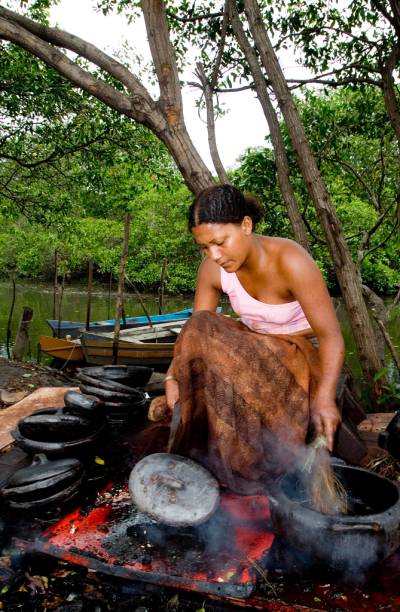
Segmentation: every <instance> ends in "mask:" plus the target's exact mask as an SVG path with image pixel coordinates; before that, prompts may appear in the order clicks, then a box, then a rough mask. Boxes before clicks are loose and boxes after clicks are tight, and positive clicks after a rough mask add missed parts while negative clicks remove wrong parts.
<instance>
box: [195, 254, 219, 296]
mask: <svg viewBox="0 0 400 612" xmlns="http://www.w3.org/2000/svg"><path fill="white" fill-rule="evenodd" d="M198 279H199V280H201V281H203V282H205V283H206V284H207V285H210V286H212V287H214V288H215V289H221V267H220V266H219V265H218V264H217V263H215V261H213V260H212V259H210V258H209V257H204V259H203V261H202V262H201V264H200V267H199V272H198Z"/></svg>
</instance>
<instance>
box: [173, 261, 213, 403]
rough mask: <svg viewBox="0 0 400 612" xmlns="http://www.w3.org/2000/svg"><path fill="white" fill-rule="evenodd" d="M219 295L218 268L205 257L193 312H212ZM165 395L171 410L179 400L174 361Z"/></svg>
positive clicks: (198, 274) (200, 269)
mask: <svg viewBox="0 0 400 612" xmlns="http://www.w3.org/2000/svg"><path fill="white" fill-rule="evenodd" d="M221 293H222V289H221V275H220V267H219V266H218V265H217V264H216V263H215V262H213V261H212V260H211V259H209V258H208V257H206V258H205V259H203V261H202V262H201V264H200V267H199V271H198V273H197V282H196V293H195V296H194V305H193V312H197V311H198V310H211V311H212V312H214V311H215V310H216V308H217V306H218V303H219V298H220V296H221ZM165 395H166V397H167V404H168V408H169V409H170V410H173V408H174V406H175V403H176V402H177V401H178V400H179V387H178V380H177V372H175V369H174V360H172V361H171V364H170V366H169V368H168V371H167V374H166V376H165Z"/></svg>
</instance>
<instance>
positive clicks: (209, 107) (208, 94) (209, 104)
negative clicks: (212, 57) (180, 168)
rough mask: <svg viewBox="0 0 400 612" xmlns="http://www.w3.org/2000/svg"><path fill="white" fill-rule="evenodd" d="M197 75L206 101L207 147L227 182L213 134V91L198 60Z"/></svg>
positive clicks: (219, 174) (218, 170) (222, 178)
mask: <svg viewBox="0 0 400 612" xmlns="http://www.w3.org/2000/svg"><path fill="white" fill-rule="evenodd" d="M196 67H197V76H198V77H199V79H200V82H201V85H202V87H203V93H204V99H205V102H206V111H207V136H208V147H209V149H210V155H211V159H212V161H213V164H214V168H215V170H216V173H217V175H218V178H219V180H220V181H221V183H225V184H226V183H229V182H230V181H229V179H228V175H227V173H226V171H225V168H224V166H223V163H222V161H221V158H220V156H219V153H218V146H217V139H216V136H215V120H214V104H213V92H212V89H211V85H210V82H209V80H208V79H207V76H206V73H205V72H204V68H203V65H202V64H201V63H200V62H198V63H197V64H196Z"/></svg>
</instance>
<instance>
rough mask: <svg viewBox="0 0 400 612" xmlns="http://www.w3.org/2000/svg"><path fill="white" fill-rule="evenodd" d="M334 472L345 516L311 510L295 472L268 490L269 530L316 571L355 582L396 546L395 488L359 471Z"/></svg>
mask: <svg viewBox="0 0 400 612" xmlns="http://www.w3.org/2000/svg"><path fill="white" fill-rule="evenodd" d="M334 471H335V474H336V476H337V477H338V478H339V480H340V481H341V482H342V484H343V485H344V487H345V489H346V491H347V494H348V507H349V508H348V514H346V515H339V516H332V515H327V514H322V513H320V512H316V511H315V510H312V509H311V508H310V507H309V506H308V505H307V503H306V502H305V501H304V499H305V497H306V494H305V487H304V483H303V480H302V475H301V472H296V471H295V472H292V473H290V474H287V475H286V476H284V477H283V478H282V479H281V480H280V481H279V482H277V483H275V485H273V486H272V487H271V488H270V490H269V493H268V497H269V499H270V506H271V519H272V525H273V530H274V532H275V533H277V534H278V535H279V536H280V537H281V539H282V540H283V542H284V543H288V544H290V545H291V546H292V547H293V548H294V549H297V550H298V551H303V552H304V554H305V556H307V558H308V560H309V559H312V560H313V562H315V564H316V565H319V566H321V565H322V566H325V567H330V568H332V569H334V570H336V571H338V572H339V573H341V574H343V575H345V576H346V577H347V578H348V577H349V576H352V577H354V578H360V577H363V576H365V575H366V574H367V573H368V572H370V571H371V570H372V569H373V568H374V567H375V566H376V565H378V564H379V563H380V562H381V561H382V560H383V559H385V558H386V557H388V556H389V555H391V554H392V553H393V552H394V551H395V550H396V549H397V548H398V547H399V546H400V493H399V488H398V487H397V485H396V484H394V483H393V482H391V481H390V480H388V479H386V478H382V477H381V476H378V475H377V474H374V473H373V472H370V471H368V470H365V469H362V468H357V467H353V466H348V465H334Z"/></svg>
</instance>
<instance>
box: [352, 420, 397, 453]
mask: <svg viewBox="0 0 400 612" xmlns="http://www.w3.org/2000/svg"><path fill="white" fill-rule="evenodd" d="M394 415H395V413H394V412H376V413H375V414H369V415H368V416H367V418H366V419H365V420H364V421H361V423H360V424H359V425H358V426H357V429H358V433H359V434H360V438H361V439H362V440H364V442H365V443H366V444H367V445H368V446H378V438H379V434H380V433H381V432H382V431H384V430H385V429H386V427H387V426H388V425H389V423H390V421H391V420H392V418H393V417H394Z"/></svg>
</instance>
